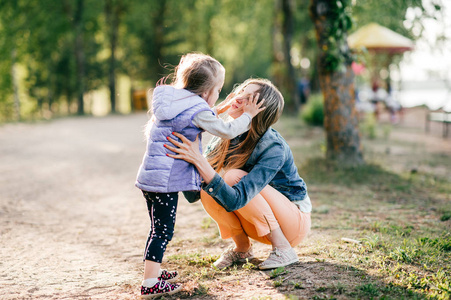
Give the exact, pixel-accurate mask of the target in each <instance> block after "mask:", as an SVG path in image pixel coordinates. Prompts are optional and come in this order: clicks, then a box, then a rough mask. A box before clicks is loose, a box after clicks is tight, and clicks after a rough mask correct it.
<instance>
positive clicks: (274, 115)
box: [207, 78, 284, 172]
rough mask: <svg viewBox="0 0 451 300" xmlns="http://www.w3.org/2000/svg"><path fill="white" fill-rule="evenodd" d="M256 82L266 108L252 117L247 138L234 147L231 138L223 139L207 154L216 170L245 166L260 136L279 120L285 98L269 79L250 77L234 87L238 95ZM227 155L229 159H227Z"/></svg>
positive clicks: (260, 97) (259, 99)
mask: <svg viewBox="0 0 451 300" xmlns="http://www.w3.org/2000/svg"><path fill="white" fill-rule="evenodd" d="M250 84H255V85H258V86H260V88H259V90H258V91H257V92H258V93H259V94H260V96H259V98H258V102H260V101H264V104H263V106H264V107H266V108H265V110H263V111H261V112H260V113H259V114H258V115H256V116H255V117H254V118H252V122H251V128H250V129H249V131H248V133H247V136H246V138H245V139H244V140H243V141H241V142H239V143H238V144H237V145H234V146H233V147H231V146H230V140H227V139H221V140H220V141H219V142H218V143H217V144H216V145H215V146H214V147H213V149H211V150H210V152H209V153H208V154H207V159H208V162H209V163H210V165H211V166H212V167H213V168H214V169H215V170H216V172H219V171H221V170H222V169H224V170H225V171H226V170H230V169H239V168H241V167H243V166H244V164H245V163H246V161H247V160H248V159H249V157H250V155H251V154H252V151H254V148H255V146H256V145H257V143H258V141H259V140H260V138H261V137H262V136H263V134H264V133H265V132H266V131H267V130H268V128H269V127H270V126H271V125H272V124H274V123H276V122H277V120H279V117H280V115H281V114H282V111H283V106H284V100H283V96H282V94H281V93H280V92H279V90H278V89H277V88H276V87H275V86H274V85H273V84H272V83H271V81H269V80H267V79H253V78H251V79H248V80H246V81H245V82H243V83H242V84H240V85H239V86H238V87H236V88H235V89H234V93H235V94H236V95H238V94H239V93H240V92H242V91H243V90H244V89H245V88H246V87H247V86H248V85H250ZM226 157H227V161H225V160H226Z"/></svg>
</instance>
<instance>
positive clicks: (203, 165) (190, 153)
mask: <svg viewBox="0 0 451 300" xmlns="http://www.w3.org/2000/svg"><path fill="white" fill-rule="evenodd" d="M172 134H173V135H175V136H176V137H178V138H179V139H180V140H182V142H181V143H180V142H177V141H176V140H174V139H173V138H171V137H167V139H168V141H169V142H171V143H172V144H173V145H174V146H176V147H177V148H175V147H172V146H169V145H167V144H165V145H164V146H165V147H166V149H169V150H171V151H172V152H175V153H177V154H170V153H167V154H166V155H167V156H169V157H172V158H174V159H183V160H185V161H187V162H189V163H192V164H193V165H194V166H195V167H196V168H197V170H198V171H199V173H200V176H202V178H203V179H204V182H205V183H207V184H208V183H210V181H211V180H212V179H213V177H214V176H215V174H216V171H215V170H214V169H213V168H212V167H211V166H210V164H209V163H208V161H207V159H206V158H205V157H204V156H203V155H202V153H200V151H199V136H197V137H196V139H195V140H194V142H191V141H190V140H188V139H187V138H186V137H185V136H184V135H181V134H180V133H177V132H173V133H172Z"/></svg>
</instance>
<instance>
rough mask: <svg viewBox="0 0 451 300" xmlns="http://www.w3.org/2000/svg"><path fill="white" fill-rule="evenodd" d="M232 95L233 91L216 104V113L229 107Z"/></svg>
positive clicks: (233, 95) (222, 111) (220, 112)
mask: <svg viewBox="0 0 451 300" xmlns="http://www.w3.org/2000/svg"><path fill="white" fill-rule="evenodd" d="M234 97H235V93H231V94H229V95H228V96H227V98H226V99H225V100H224V101H222V102H221V104H219V105H218V106H216V112H217V113H218V115H220V114H222V113H224V112H226V111H227V110H228V109H229V108H230V106H231V105H232V102H233V98H234Z"/></svg>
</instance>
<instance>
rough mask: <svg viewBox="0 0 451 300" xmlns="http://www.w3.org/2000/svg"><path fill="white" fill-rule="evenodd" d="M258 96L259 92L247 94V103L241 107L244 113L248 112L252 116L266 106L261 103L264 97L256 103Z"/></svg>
mask: <svg viewBox="0 0 451 300" xmlns="http://www.w3.org/2000/svg"><path fill="white" fill-rule="evenodd" d="M259 96H260V94H259V93H256V94H251V95H249V100H248V101H247V104H246V105H245V106H244V107H243V111H244V112H245V113H248V114H250V115H251V116H252V118H253V117H255V116H256V115H258V113H259V112H261V111H263V110H264V109H265V108H266V107H264V106H263V107H262V105H263V103H264V102H265V100H264V99H262V101H260V103H257V101H258V97H259Z"/></svg>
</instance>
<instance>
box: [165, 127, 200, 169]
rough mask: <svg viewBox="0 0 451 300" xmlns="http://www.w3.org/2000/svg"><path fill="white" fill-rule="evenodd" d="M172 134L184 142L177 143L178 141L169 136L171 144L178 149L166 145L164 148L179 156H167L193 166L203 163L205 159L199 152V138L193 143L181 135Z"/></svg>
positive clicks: (168, 154)
mask: <svg viewBox="0 0 451 300" xmlns="http://www.w3.org/2000/svg"><path fill="white" fill-rule="evenodd" d="M172 134H173V135H175V136H176V137H178V138H179V139H181V140H182V142H181V143H180V142H177V141H176V140H174V139H172V138H171V137H169V136H168V137H167V139H168V141H169V142H171V143H172V144H173V145H174V146H177V148H175V147H172V146H169V145H167V144H165V145H164V146H165V147H166V149H169V150H171V151H172V152H175V153H177V155H175V154H170V153H167V154H166V155H167V156H169V157H172V158H175V159H183V160H185V161H187V162H189V163H192V164H193V165H196V162H198V161H201V160H202V159H203V158H204V157H203V155H202V154H201V153H200V152H199V136H197V137H196V139H195V140H194V142H191V141H190V140H188V139H187V138H186V137H185V136H184V135H181V134H180V133H177V132H173V133H172Z"/></svg>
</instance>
